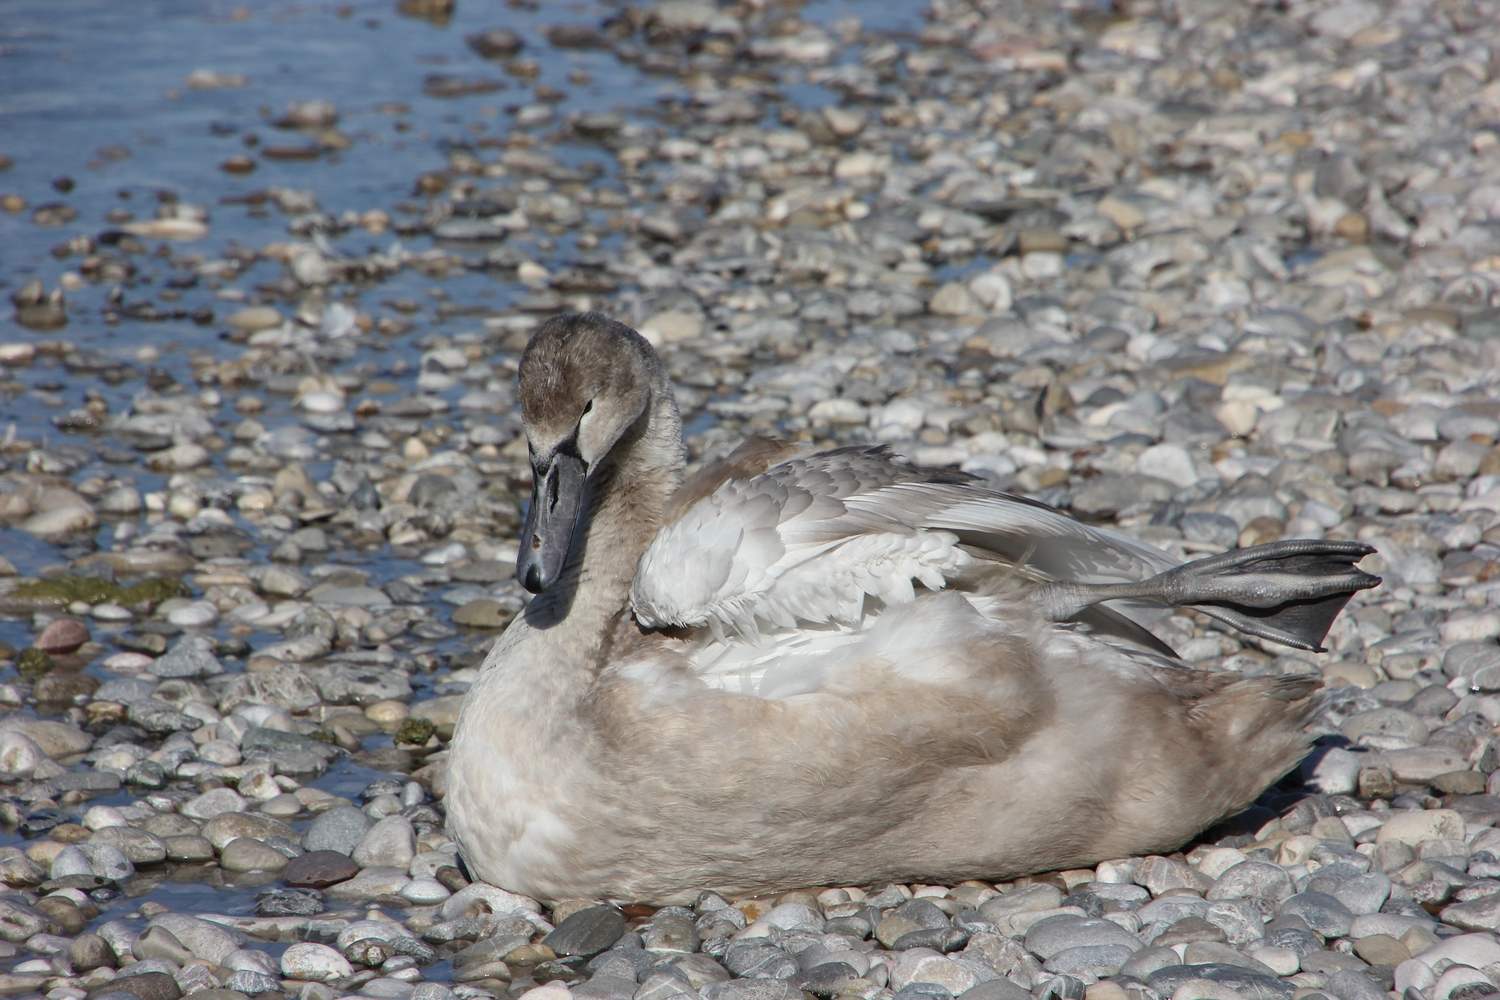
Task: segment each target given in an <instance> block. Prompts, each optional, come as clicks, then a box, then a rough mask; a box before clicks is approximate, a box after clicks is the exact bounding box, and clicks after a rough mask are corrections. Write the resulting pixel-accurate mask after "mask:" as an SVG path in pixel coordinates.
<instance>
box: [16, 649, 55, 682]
mask: <svg viewBox="0 0 1500 1000" xmlns="http://www.w3.org/2000/svg"><path fill="white" fill-rule="evenodd" d="M54 666H55V665H54V664H53V662H52V657H50V656H48V655H47V654H46V653H44V652H42V651H41V650H40V649H37V648H36V647H35V646H32V647H30V648H29V649H23V650H21V655H20V657H19V658H17V660H16V669H17V670H18V671H20V673H21V676H22V677H24V678H25V679H26V680H28V681H35V680H36V679H37V678H38V677H42V676H45V675H47V674H50V673H51V672H52V670H53V667H54Z"/></svg>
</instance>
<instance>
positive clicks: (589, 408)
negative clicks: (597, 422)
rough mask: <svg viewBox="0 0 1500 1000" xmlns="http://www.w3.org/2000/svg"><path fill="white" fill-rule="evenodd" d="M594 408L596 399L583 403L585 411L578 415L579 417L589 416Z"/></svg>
mask: <svg viewBox="0 0 1500 1000" xmlns="http://www.w3.org/2000/svg"><path fill="white" fill-rule="evenodd" d="M593 409H594V401H593V400H592V399H591V400H589V401H588V402H587V403H584V404H583V412H582V413H580V414H579V415H578V417H579V419H580V420H581V419H583V418H584V417H586V416H588V415H589V414H590V413H592V412H593Z"/></svg>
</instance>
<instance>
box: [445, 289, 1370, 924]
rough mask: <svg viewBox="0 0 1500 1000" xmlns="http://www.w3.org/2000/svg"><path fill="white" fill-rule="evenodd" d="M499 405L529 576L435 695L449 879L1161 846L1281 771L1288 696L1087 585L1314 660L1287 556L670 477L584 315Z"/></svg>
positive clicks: (638, 374)
mask: <svg viewBox="0 0 1500 1000" xmlns="http://www.w3.org/2000/svg"><path fill="white" fill-rule="evenodd" d="M520 398H521V408H522V416H523V419H524V421H525V425H526V432H527V437H528V442H529V444H530V448H531V457H532V463H533V471H534V476H535V495H534V497H533V500H532V504H531V507H530V509H529V511H528V515H527V523H526V527H525V530H524V532H523V535H522V545H521V555H520V558H519V560H518V565H517V572H518V575H519V577H520V579H521V580H522V582H523V584H525V585H526V586H527V588H528V589H530V590H533V591H534V592H538V593H537V596H536V597H535V598H534V599H533V600H532V602H531V603H530V604H529V605H528V606H527V608H526V610H525V611H524V612H523V613H522V614H521V615H520V616H518V617H517V619H516V620H515V622H514V623H513V624H512V625H511V626H510V628H509V629H507V631H506V632H505V633H504V634H503V635H502V636H501V637H500V639H499V640H498V641H497V642H496V644H495V647H494V649H493V650H492V652H491V653H490V656H489V658H488V659H487V661H486V662H485V664H484V666H483V668H482V670H481V673H480V676H479V678H478V680H477V681H476V682H475V683H474V685H473V687H472V689H471V690H470V692H469V695H468V698H467V700H466V701H465V703H464V707H463V710H462V713H461V715H460V718H459V722H458V726H457V728H456V731H455V734H454V739H453V743H452V748H451V753H450V756H449V778H448V793H447V808H448V816H449V823H450V829H451V832H452V834H453V836H454V838H455V839H456V840H457V842H458V843H459V845H460V849H461V851H462V854H463V857H464V858H465V860H466V861H467V863H468V864H469V866H470V870H471V871H472V872H473V873H474V874H475V875H477V876H478V877H480V878H483V879H485V880H486V881H489V882H492V883H494V884H496V885H500V886H503V887H505V888H507V889H511V890H514V891H518V892H523V893H526V894H528V895H531V896H534V897H536V898H538V899H542V900H560V899H569V898H593V899H600V898H606V899H614V900H621V901H650V902H655V903H669V902H683V901H691V900H692V899H693V898H694V897H695V895H696V894H697V893H698V892H699V891H701V890H703V889H714V890H717V891H720V892H725V893H749V892H758V891H766V890H773V889H786V888H792V887H797V886H810V885H828V884H833V885H859V884H871V883H879V882H886V881H893V880H894V881H910V880H924V881H935V882H945V883H952V882H954V881H960V880H963V879H968V878H990V879H999V878H1005V877H1011V876H1015V875H1019V874H1023V873H1029V872H1035V871H1041V870H1047V869H1054V868H1064V867H1075V866H1079V865H1084V864H1092V863H1095V862H1097V861H1099V860H1102V859H1106V858H1111V857H1120V856H1125V855H1129V854H1136V853H1143V852H1149V851H1163V850H1168V849H1172V848H1175V847H1176V846H1178V845H1180V844H1181V843H1183V842H1184V841H1185V840H1187V839H1188V838H1189V837H1191V836H1192V835H1193V834H1195V833H1197V832H1198V831H1200V830H1202V829H1204V828H1205V827H1207V826H1209V825H1211V824H1212V823H1213V822H1215V821H1217V820H1218V819H1220V818H1222V817H1224V816H1227V815H1230V814H1232V813H1234V812H1236V811H1238V810H1240V809H1242V808H1243V807H1245V806H1246V805H1248V804H1249V803H1250V802H1252V801H1253V800H1254V799H1255V797H1256V796H1257V795H1259V794H1260V792H1261V791H1263V790H1264V789H1265V788H1266V787H1267V786H1268V785H1269V784H1270V783H1271V782H1273V781H1275V780H1276V779H1277V778H1278V777H1280V776H1281V775H1282V774H1284V773H1285V772H1286V771H1287V770H1288V769H1290V768H1291V767H1292V766H1293V765H1295V763H1296V762H1297V761H1298V760H1299V759H1300V758H1301V757H1302V755H1303V754H1304V753H1305V752H1306V750H1307V748H1308V743H1307V739H1306V736H1305V735H1304V733H1303V731H1302V724H1303V722H1304V721H1305V718H1306V716H1307V714H1308V711H1309V708H1310V705H1311V698H1312V694H1313V690H1314V688H1315V687H1316V681H1314V680H1310V679H1308V678H1300V677H1299V678H1283V677H1241V676H1238V675H1235V674H1232V673H1217V674H1211V673H1205V672H1201V671H1195V670H1190V669H1185V668H1183V667H1181V666H1178V665H1176V664H1175V662H1174V660H1173V659H1171V653H1170V650H1169V649H1168V648H1166V647H1164V646H1163V645H1162V644H1161V643H1160V642H1159V641H1158V640H1156V639H1155V638H1154V637H1153V636H1152V635H1151V634H1150V633H1149V632H1148V631H1147V630H1146V629H1144V628H1142V627H1141V626H1140V625H1139V624H1137V622H1136V621H1135V620H1133V618H1132V617H1131V614H1132V613H1133V612H1131V606H1130V605H1128V604H1120V603H1118V601H1119V600H1127V599H1142V598H1144V599H1147V600H1150V599H1152V598H1153V596H1155V595H1159V594H1164V595H1167V596H1163V597H1160V598H1159V600H1157V603H1158V604H1161V603H1173V604H1178V605H1186V606H1192V607H1198V608H1200V609H1202V610H1205V611H1208V612H1209V613H1211V614H1216V615H1218V616H1219V617H1223V618H1225V620H1228V621H1232V622H1233V623H1234V624H1236V625H1237V626H1239V627H1243V628H1245V629H1246V630H1249V631H1254V632H1255V633H1256V634H1262V635H1267V636H1268V637H1271V638H1278V639H1280V640H1281V641H1289V642H1294V643H1297V644H1308V643H1311V644H1312V645H1316V643H1317V641H1319V640H1321V638H1322V635H1323V634H1326V630H1327V626H1328V622H1330V621H1331V620H1332V615H1333V614H1336V613H1337V611H1338V609H1339V608H1341V607H1342V606H1343V603H1344V602H1345V601H1347V599H1348V597H1349V595H1350V594H1351V593H1352V592H1353V591H1354V590H1356V589H1359V588H1360V587H1364V586H1370V585H1372V583H1373V582H1374V581H1373V578H1370V577H1365V576H1364V575H1363V574H1360V573H1358V571H1357V570H1353V569H1352V568H1351V567H1350V566H1349V563H1350V562H1351V560H1352V559H1353V558H1357V557H1358V555H1359V554H1363V552H1364V551H1366V550H1364V549H1363V548H1362V547H1359V546H1354V547H1353V548H1349V547H1348V545H1347V543H1344V544H1345V548H1343V549H1340V548H1338V544H1339V543H1313V547H1312V548H1309V547H1308V546H1307V545H1296V544H1293V545H1292V546H1291V547H1290V548H1286V549H1278V550H1277V551H1276V552H1273V553H1266V554H1260V555H1256V556H1246V557H1244V558H1240V559H1230V560H1229V561H1228V562H1227V563H1225V564H1224V566H1226V567H1227V568H1224V567H1218V568H1217V569H1216V572H1215V574H1212V575H1211V576H1212V578H1211V579H1208V580H1207V582H1206V583H1205V582H1204V580H1203V579H1200V577H1202V575H1201V574H1200V577H1193V576H1191V575H1189V576H1184V575H1183V574H1184V573H1187V572H1189V571H1190V570H1191V568H1192V567H1193V566H1195V565H1198V564H1187V566H1178V565H1177V562H1176V560H1174V559H1173V558H1172V557H1170V556H1168V555H1167V554H1166V553H1164V552H1161V551H1159V550H1156V549H1154V548H1152V547H1150V546H1147V545H1144V544H1142V543H1140V542H1137V541H1134V540H1132V539H1129V538H1126V537H1124V536H1121V535H1117V534H1114V533H1109V532H1105V531H1101V530H1098V529H1094V528H1091V527H1088V526H1085V525H1082V524H1079V523H1078V522H1076V521H1073V520H1072V519H1070V518H1067V517H1065V516H1064V515H1062V514H1059V513H1058V512H1056V511H1054V510H1052V509H1050V508H1047V507H1044V506H1041V505H1038V504H1034V503H1032V502H1029V501H1026V500H1023V499H1020V498H1016V497H1010V496H1007V495H1004V494H999V493H995V492H993V491H990V490H987V489H985V488H983V487H981V486H979V485H976V483H975V482H973V481H972V480H971V479H970V478H969V477H967V476H963V475H961V474H956V473H951V472H946V473H945V472H934V471H932V470H922V469H916V468H912V467H910V466H906V465H902V464H899V463H897V462H895V461H893V460H892V459H890V458H889V457H888V456H887V455H886V454H885V453H884V452H882V451H880V450H876V449H861V448H845V449H838V450H835V451H831V452H824V453H822V454H807V453H805V452H804V451H802V450H800V449H797V448H794V447H793V446H790V445H787V444H785V443H781V442H772V441H765V440H752V441H751V442H747V444H746V445H745V446H743V447H741V448H740V449H739V450H738V451H736V452H735V453H734V454H732V455H730V456H729V457H728V458H727V459H725V460H723V461H721V462H718V463H714V464H711V465H710V466H708V467H706V468H705V469H704V470H703V471H702V472H700V473H699V474H698V475H697V476H695V477H694V478H693V479H692V480H690V481H688V482H686V483H684V482H683V467H684V456H683V450H682V441H681V424H680V420H679V417H678V414H677V408H676V404H675V402H674V400H673V398H672V394H671V388H670V382H669V381H668V379H667V376H666V373H665V370H664V368H663V366H662V365H661V362H660V360H659V359H658V358H657V356H656V354H655V352H654V351H653V350H652V349H651V347H650V346H649V345H648V344H647V343H646V342H645V340H644V339H643V338H641V337H640V336H639V335H638V334H636V333H634V332H633V331H631V330H629V329H628V328H626V327H624V326H622V325H621V324H619V323H616V322H614V321H612V320H609V319H606V318H605V317H602V316H598V315H594V314H589V315H585V316H569V317H559V318H557V319H554V320H551V321H549V322H548V323H547V324H545V325H544V326H543V327H542V328H541V329H540V330H539V331H538V333H537V334H536V335H535V337H534V338H533V340H532V342H531V344H530V345H529V346H528V348H527V351H526V353H525V355H524V356H523V359H522V363H521V371H520ZM1283 544H1286V543H1283ZM1330 544H1331V545H1332V546H1333V548H1331V549H1330V548H1329V545H1330ZM1320 546H1321V547H1320ZM1247 552H1249V553H1256V552H1257V550H1247ZM1330 553H1331V554H1330ZM1219 559H1220V560H1224V559H1225V557H1219ZM1330 560H1331V563H1330ZM1210 562H1212V561H1210ZM1332 564H1337V565H1332ZM1216 565H1217V564H1216ZM1330 565H1332V568H1329V566H1330ZM1309 567H1312V568H1311V569H1309ZM1320 574H1321V575H1320ZM1308 580H1314V581H1318V580H1322V581H1324V582H1321V583H1318V582H1313V583H1309V582H1307V581H1308ZM1143 581H1145V582H1144V583H1143ZM1153 581H1166V583H1160V582H1158V583H1153ZM1327 581H1333V582H1327ZM1153 587H1154V589H1153ZM1091 588H1092V589H1091ZM1226 588H1227V589H1226ZM1225 595H1228V596H1225ZM1288 595H1290V598H1289V596H1288ZM1105 599H1108V600H1110V601H1114V602H1116V603H1108V604H1107V603H1104V601H1105ZM1236 616H1237V617H1236ZM1287 622H1291V624H1290V625H1288V624H1287ZM1309 622H1311V624H1308V623H1309ZM1319 629H1321V631H1320V630H1319Z"/></svg>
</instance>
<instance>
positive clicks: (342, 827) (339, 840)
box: [302, 806, 375, 857]
mask: <svg viewBox="0 0 1500 1000" xmlns="http://www.w3.org/2000/svg"><path fill="white" fill-rule="evenodd" d="M374 825H375V821H374V820H372V819H371V818H370V817H369V816H366V815H365V814H364V813H363V812H361V811H360V810H358V809H354V808H352V807H349V806H341V807H339V808H336V809H330V810H328V811H327V812H325V813H323V814H321V815H319V816H317V817H316V818H314V819H313V821H312V823H310V824H309V825H308V827H307V832H306V833H304V834H303V835H302V847H303V849H304V850H306V851H308V852H323V851H331V852H336V853H338V854H342V855H344V856H346V857H347V856H348V855H350V854H352V853H354V849H355V848H356V847H358V846H359V843H360V841H361V840H363V839H364V837H365V834H366V833H368V832H369V831H370V829H371V828H372V827H373V826H374Z"/></svg>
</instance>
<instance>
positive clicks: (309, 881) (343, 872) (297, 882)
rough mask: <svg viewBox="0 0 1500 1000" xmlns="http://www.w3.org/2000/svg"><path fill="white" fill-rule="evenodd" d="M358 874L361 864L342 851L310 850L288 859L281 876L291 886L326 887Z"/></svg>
mask: <svg viewBox="0 0 1500 1000" xmlns="http://www.w3.org/2000/svg"><path fill="white" fill-rule="evenodd" d="M304 846H306V845H305V844H304ZM357 874H359V865H357V864H355V863H354V862H353V861H352V860H350V858H349V856H348V855H347V854H345V853H343V852H341V851H332V850H308V851H307V853H305V854H303V855H301V856H300V857H296V858H292V859H291V860H290V861H288V862H287V865H286V869H285V871H283V872H282V876H281V877H282V881H284V882H285V883H286V884H287V885H290V886H297V887H304V888H310V889H324V888H327V887H328V886H330V885H333V884H335V883H337V882H343V881H346V880H347V879H351V878H353V877H354V876H355V875H357Z"/></svg>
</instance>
